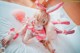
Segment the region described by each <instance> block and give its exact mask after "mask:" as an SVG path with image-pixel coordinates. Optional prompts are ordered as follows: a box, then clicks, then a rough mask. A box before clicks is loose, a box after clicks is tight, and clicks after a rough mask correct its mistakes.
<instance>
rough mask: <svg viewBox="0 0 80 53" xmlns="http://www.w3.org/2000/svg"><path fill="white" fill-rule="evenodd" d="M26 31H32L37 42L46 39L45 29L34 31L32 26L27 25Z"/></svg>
mask: <svg viewBox="0 0 80 53" xmlns="http://www.w3.org/2000/svg"><path fill="white" fill-rule="evenodd" d="M27 29H28V30H31V31H32V34H33V35H35V36H36V38H37V39H38V40H44V39H45V38H46V32H45V29H44V28H43V29H41V30H36V29H35V28H34V27H33V26H32V27H31V26H30V25H27Z"/></svg>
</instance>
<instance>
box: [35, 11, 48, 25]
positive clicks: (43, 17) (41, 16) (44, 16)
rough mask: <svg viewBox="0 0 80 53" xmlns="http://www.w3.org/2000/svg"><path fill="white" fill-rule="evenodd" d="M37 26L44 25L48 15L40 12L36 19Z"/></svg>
mask: <svg viewBox="0 0 80 53" xmlns="http://www.w3.org/2000/svg"><path fill="white" fill-rule="evenodd" d="M37 21H38V24H41V25H46V24H47V23H48V22H49V15H48V14H47V13H46V12H45V11H41V13H40V14H39V15H38V17H37Z"/></svg>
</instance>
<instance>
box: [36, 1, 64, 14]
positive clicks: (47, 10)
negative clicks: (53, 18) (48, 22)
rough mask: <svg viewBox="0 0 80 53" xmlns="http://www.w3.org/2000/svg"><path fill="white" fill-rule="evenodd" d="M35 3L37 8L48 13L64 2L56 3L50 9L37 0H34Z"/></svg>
mask: <svg viewBox="0 0 80 53" xmlns="http://www.w3.org/2000/svg"><path fill="white" fill-rule="evenodd" d="M35 4H36V5H37V7H38V8H40V9H42V10H44V11H46V13H48V14H49V13H51V12H53V11H55V10H57V9H58V8H60V7H61V6H62V5H63V4H64V3H63V2H61V3H59V4H57V6H56V7H55V8H52V9H47V8H46V7H44V6H43V5H42V4H40V3H39V0H36V1H35Z"/></svg>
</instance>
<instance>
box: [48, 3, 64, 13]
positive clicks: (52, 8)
mask: <svg viewBox="0 0 80 53" xmlns="http://www.w3.org/2000/svg"><path fill="white" fill-rule="evenodd" d="M63 4H64V3H63V2H61V3H59V4H57V5H56V6H53V7H51V8H49V9H48V10H47V13H51V12H53V11H55V10H57V9H58V8H60V7H61V6H62V5H63Z"/></svg>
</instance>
